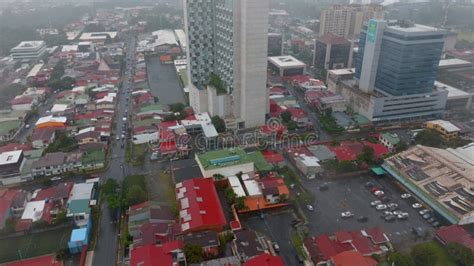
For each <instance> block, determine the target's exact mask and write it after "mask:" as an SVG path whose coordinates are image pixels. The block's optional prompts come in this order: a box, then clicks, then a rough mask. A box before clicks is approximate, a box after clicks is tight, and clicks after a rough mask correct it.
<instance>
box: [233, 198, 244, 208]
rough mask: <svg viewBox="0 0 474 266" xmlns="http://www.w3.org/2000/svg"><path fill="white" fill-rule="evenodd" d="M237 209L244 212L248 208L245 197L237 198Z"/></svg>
mask: <svg viewBox="0 0 474 266" xmlns="http://www.w3.org/2000/svg"><path fill="white" fill-rule="evenodd" d="M235 208H236V209H237V210H244V209H246V208H247V206H246V205H245V197H236V198H235Z"/></svg>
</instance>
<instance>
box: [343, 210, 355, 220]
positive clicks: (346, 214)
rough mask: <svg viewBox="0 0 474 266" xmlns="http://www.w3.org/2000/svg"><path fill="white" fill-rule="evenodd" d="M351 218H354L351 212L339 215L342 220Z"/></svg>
mask: <svg viewBox="0 0 474 266" xmlns="http://www.w3.org/2000/svg"><path fill="white" fill-rule="evenodd" d="M352 216H354V214H353V213H352V212H349V211H347V212H342V213H341V217H342V218H351V217H352Z"/></svg>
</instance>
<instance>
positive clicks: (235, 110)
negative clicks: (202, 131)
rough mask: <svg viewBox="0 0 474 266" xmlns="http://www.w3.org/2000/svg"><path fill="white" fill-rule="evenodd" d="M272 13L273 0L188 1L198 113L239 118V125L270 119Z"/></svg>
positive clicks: (191, 68) (187, 21)
mask: <svg viewBox="0 0 474 266" xmlns="http://www.w3.org/2000/svg"><path fill="white" fill-rule="evenodd" d="M268 12H269V0H259V1H255V0H184V17H185V30H186V35H187V45H188V47H187V48H188V49H187V60H188V74H189V89H190V92H189V98H190V104H191V106H192V107H193V109H194V111H195V112H198V113H200V112H209V113H211V115H219V116H222V117H226V118H229V117H234V118H235V120H236V122H237V123H238V124H239V127H255V126H259V125H262V124H264V123H265V114H266V112H267V109H268V108H267V106H268V92H267V89H266V68H267V49H268V47H267V46H268V37H267V34H268ZM209 85H212V86H209ZM216 87H217V88H216Z"/></svg>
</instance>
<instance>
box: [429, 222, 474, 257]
mask: <svg viewBox="0 0 474 266" xmlns="http://www.w3.org/2000/svg"><path fill="white" fill-rule="evenodd" d="M436 237H437V238H438V239H439V240H441V241H442V242H443V243H445V244H449V243H458V244H461V245H463V246H466V247H467V248H470V249H471V250H472V251H474V238H473V237H472V235H471V234H470V233H469V232H468V231H466V230H465V229H464V228H463V227H462V226H460V225H456V224H455V225H450V226H444V227H441V228H440V229H438V230H437V231H436Z"/></svg>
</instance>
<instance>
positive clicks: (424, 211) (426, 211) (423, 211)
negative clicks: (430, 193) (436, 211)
mask: <svg viewBox="0 0 474 266" xmlns="http://www.w3.org/2000/svg"><path fill="white" fill-rule="evenodd" d="M429 212H430V210H427V209H423V210H421V211H419V212H418V213H419V214H420V215H421V216H423V215H425V214H427V213H429Z"/></svg>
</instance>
